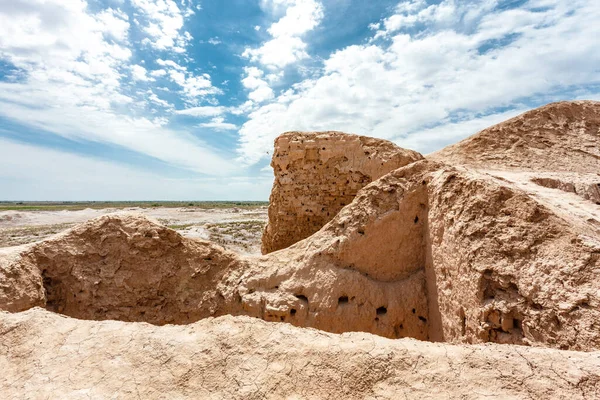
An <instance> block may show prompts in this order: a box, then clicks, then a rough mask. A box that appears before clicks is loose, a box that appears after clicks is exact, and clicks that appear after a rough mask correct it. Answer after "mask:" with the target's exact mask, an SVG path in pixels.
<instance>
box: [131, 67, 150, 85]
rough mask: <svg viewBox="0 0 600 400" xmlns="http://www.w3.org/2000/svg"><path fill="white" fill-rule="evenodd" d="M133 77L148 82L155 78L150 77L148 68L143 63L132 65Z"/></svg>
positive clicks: (135, 79)
mask: <svg viewBox="0 0 600 400" xmlns="http://www.w3.org/2000/svg"><path fill="white" fill-rule="evenodd" d="M130 68H131V77H132V78H133V80H134V81H141V82H148V81H153V80H154V79H153V78H150V77H149V76H148V75H147V73H148V71H147V70H146V68H144V67H142V66H141V65H132V66H131V67H130Z"/></svg>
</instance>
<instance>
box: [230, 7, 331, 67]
mask: <svg viewBox="0 0 600 400" xmlns="http://www.w3.org/2000/svg"><path fill="white" fill-rule="evenodd" d="M282 5H284V6H286V7H287V8H286V12H285V15H284V16H283V17H281V18H280V19H279V20H278V21H277V22H275V23H273V24H272V25H271V27H270V28H268V29H267V31H268V32H269V34H270V35H271V37H272V38H271V39H270V40H268V41H266V42H265V43H263V44H262V46H260V47H258V48H246V49H245V50H244V52H243V53H242V57H245V58H249V59H250V60H251V61H253V62H257V63H260V64H262V65H264V66H265V67H267V68H269V69H276V68H283V67H285V66H287V65H289V64H292V63H294V62H296V61H298V60H302V59H304V58H307V57H308V54H307V52H306V47H307V46H306V43H305V42H304V41H303V40H302V36H303V35H304V34H305V33H307V32H309V31H311V30H313V29H314V28H315V27H316V26H317V25H318V24H319V23H320V22H321V20H322V19H323V15H324V14H323V5H322V4H321V3H320V2H318V1H316V0H285V1H278V0H271V1H270V2H263V7H267V6H268V7H272V8H273V9H276V8H277V7H280V6H282Z"/></svg>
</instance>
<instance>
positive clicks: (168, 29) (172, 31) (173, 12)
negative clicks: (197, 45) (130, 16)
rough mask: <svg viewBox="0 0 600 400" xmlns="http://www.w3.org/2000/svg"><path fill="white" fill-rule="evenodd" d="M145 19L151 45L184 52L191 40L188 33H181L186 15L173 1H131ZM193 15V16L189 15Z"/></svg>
mask: <svg viewBox="0 0 600 400" xmlns="http://www.w3.org/2000/svg"><path fill="white" fill-rule="evenodd" d="M131 3H132V5H133V6H134V7H136V8H137V10H138V11H140V12H141V13H142V14H143V15H144V16H145V17H146V20H147V21H146V24H145V26H144V28H143V29H144V32H146V33H147V34H148V36H149V38H147V39H148V41H149V43H150V44H151V45H152V46H153V47H155V48H157V49H159V50H166V49H171V50H174V51H176V52H183V51H185V50H184V47H185V46H186V45H187V43H188V42H189V41H190V39H191V35H190V34H189V33H188V32H181V30H182V29H183V24H184V14H183V13H182V11H181V10H180V9H179V7H178V6H177V3H175V1H173V0H131ZM188 15H191V14H188Z"/></svg>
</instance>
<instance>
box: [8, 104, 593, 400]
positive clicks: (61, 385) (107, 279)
mask: <svg viewBox="0 0 600 400" xmlns="http://www.w3.org/2000/svg"><path fill="white" fill-rule="evenodd" d="M598 115H600V110H599V109H598V103H595V102H575V103H558V104H553V105H549V106H546V107H542V108H541V109H538V110H533V111H531V112H529V113H526V114H524V115H523V116H520V117H517V118H515V119H513V120H509V121H507V122H505V123H503V124H499V125H497V126H495V127H492V128H489V129H488V130H484V131H482V132H481V133H480V134H478V135H475V136H474V137H473V138H471V139H468V140H466V141H464V142H462V143H460V144H458V145H456V146H452V147H450V148H449V149H447V150H444V151H441V152H439V153H437V154H434V155H433V156H432V157H431V158H429V159H427V160H417V159H415V160H412V162H406V164H407V165H405V166H402V167H400V168H392V170H391V171H390V172H388V173H386V174H384V175H383V176H381V177H380V178H379V179H377V180H375V181H373V182H371V183H368V182H364V183H365V185H366V186H364V187H362V189H360V190H358V192H357V193H355V195H353V196H352V198H349V200H348V201H349V204H348V205H346V206H345V207H343V208H342V209H341V210H340V211H339V212H337V213H336V214H335V215H333V216H331V215H330V218H329V219H328V220H327V221H323V226H320V227H317V229H318V232H316V233H314V234H312V235H311V236H309V237H307V238H305V239H303V240H300V241H298V242H297V243H295V244H293V245H291V246H289V247H287V248H285V249H282V250H280V251H276V252H272V253H270V254H267V255H264V256H261V257H241V256H238V255H236V254H234V253H231V252H228V251H226V250H225V249H223V248H221V247H219V246H216V245H214V244H211V243H209V242H204V241H199V240H193V239H188V238H183V237H181V236H180V235H179V234H177V233H176V232H174V231H172V230H170V229H168V228H165V227H163V226H160V225H159V224H157V223H154V222H152V221H150V220H148V219H146V218H144V217H142V216H139V215H127V214H117V215H111V216H105V217H101V218H98V219H96V220H92V221H89V222H87V223H85V224H82V225H80V226H78V227H76V228H74V229H72V230H70V231H67V232H65V233H63V234H60V235H58V236H56V237H54V238H52V239H49V240H46V241H43V242H40V243H37V244H33V245H28V246H24V247H21V248H17V249H12V250H3V251H1V252H0V310H5V311H10V312H14V313H16V314H7V313H2V314H0V335H1V336H2V339H3V340H2V342H1V343H2V344H3V347H2V351H3V354H6V357H2V358H0V368H3V370H4V371H8V372H7V376H8V378H4V379H5V380H4V381H2V380H1V379H3V378H0V385H1V387H2V389H6V390H3V391H2V392H3V393H9V396H13V397H16V398H20V397H27V396H29V397H35V396H37V393H40V397H41V398H44V397H47V396H50V397H56V396H57V394H60V396H58V397H68V396H71V397H76V396H79V395H81V396H83V395H85V396H88V395H89V396H92V397H94V396H95V395H96V394H98V396H105V397H110V396H112V395H114V394H124V396H125V397H133V396H137V397H161V396H162V397H177V396H190V395H191V394H193V395H194V396H196V395H198V396H200V397H210V396H209V394H211V395H214V396H215V398H221V397H234V398H235V397H241V398H253V397H263V398H264V397H272V398H278V397H281V396H282V395H283V394H284V393H285V394H286V395H288V394H291V395H292V396H293V395H295V396H296V397H300V398H304V397H308V398H310V397H314V398H322V397H325V396H329V397H332V398H365V397H367V398H368V397H373V398H398V397H400V396H407V397H419V398H426V397H428V396H430V397H435V398H439V395H440V394H441V395H442V397H448V398H453V397H457V398H461V397H469V396H471V397H487V396H497V397H502V398H511V397H513V398H571V397H574V398H595V397H598V396H600V393H599V390H600V378H599V371H598V369H599V368H600V354H599V353H598V351H597V350H599V349H600V324H599V322H598V321H600V280H598V279H597V277H598V276H599V275H600V207H599V206H598V204H597V196H598V192H597V190H598V185H597V183H596V181H595V179H596V176H598V171H600V169H598V168H596V167H597V165H596V164H594V163H597V161H598V160H600V158H598V154H597V152H598V147H593V146H592V144H593V143H596V145H597V144H598V137H599V132H598V124H597V121H598V119H599V118H600V117H598ZM287 135H290V134H287ZM310 135H313V136H314V135H316V134H310ZM310 135H309V136H310ZM320 135H325V134H320ZM332 135H334V136H336V137H337V139H336V140H338V141H339V140H341V141H342V142H343V140H342V139H343V137H344V136H343V134H340V133H333V134H332ZM292 136H293V135H292ZM293 137H296V136H293ZM349 138H350V139H348V140H356V137H354V136H349ZM517 138H518V139H517ZM321 139H322V138H321ZM513 139H514V140H513ZM515 140H516V141H515ZM313 145H314V143H313V142H309V143H308V147H309V148H311V149H314V146H313ZM295 146H296V145H295ZM297 146H298V147H297V150H298V154H299V155H301V156H298V157H299V158H298V159H299V160H300V159H303V157H305V156H306V154H305V152H302V151H301V149H302V147H301V143H300V144H297ZM320 149H321V150H322V147H320ZM326 150H327V147H326ZM392 150H393V149H392ZM361 151H362V148H361ZM394 151H395V150H394ZM503 152H504V153H505V154H506V156H505V157H502V153H503ZM313 153H314V152H313ZM313 153H310V154H312V155H311V156H310V160H312V161H311V163H312V164H311V163H308V164H307V165H310V166H313V167H315V166H316V165H315V163H316V164H318V163H319V160H320V157H322V156H323V154H322V153H320V152H316V153H314V154H313ZM315 154H316V155H315ZM395 154H397V153H395ZM313 156H314V157H316V159H315V158H314V157H313ZM415 158H418V155H417V156H415ZM522 158H526V160H522ZM558 158H561V159H558ZM356 159H357V160H358V159H361V160H363V161H364V153H363V154H361V155H360V157H359V155H357V156H356ZM315 160H316V161H315ZM282 162H283V163H284V164H285V165H289V160H288V161H282ZM342 162H345V161H342ZM360 162H362V161H359V163H360ZM384 164H385V163H384ZM300 165H301V164H298V167H299V166H300ZM353 165H355V164H353ZM590 165H591V167H590ZM294 168H296V167H294ZM361 168H362V167H361ZM373 168H375V167H373ZM378 168H379V167H378ZM309 169H310V168H309ZM313 169H315V168H313ZM370 176H371V175H370ZM315 182H320V181H315ZM367 183H368V184H367ZM276 185H277V183H276ZM275 192H276V190H275V189H274V193H275ZM302 193H304V194H306V195H307V194H310V193H311V190H307V191H305V192H302ZM344 195H345V194H344ZM290 204H291V203H290ZM286 207H287V206H286ZM290 207H291V206H290ZM294 218H295V217H294ZM282 221H283V220H282ZM282 224H283V222H282ZM280 227H281V229H283V231H282V232H289V228H287V227H285V225H277V224H271V233H270V234H271V235H276V233H277V232H278V229H280ZM39 306H42V307H46V309H47V310H50V311H54V312H57V313H62V314H65V315H68V316H71V317H76V318H80V319H81V320H74V319H68V318H64V317H60V316H58V315H56V314H55V313H48V311H43V310H40V309H34V310H30V309H32V308H34V307H39ZM25 310H30V311H25ZM227 314H229V315H231V316H227V317H222V318H219V319H216V320H215V319H212V318H207V317H218V316H223V315H227ZM241 315H245V316H251V317H257V318H260V319H263V320H265V321H274V322H287V323H290V324H292V325H296V326H298V327H305V328H306V327H312V328H318V329H321V330H325V331H329V332H333V333H342V332H349V331H363V332H368V333H373V334H376V335H379V337H376V336H370V335H368V334H366V333H360V334H344V335H342V336H334V335H331V334H329V333H323V332H316V331H312V330H306V329H304V330H302V329H298V328H293V327H291V326H289V325H286V324H277V325H275V324H267V323H266V322H264V321H259V320H258V319H256V318H255V319H247V318H245V317H241ZM233 316H238V317H233ZM106 319H114V320H121V321H139V322H149V323H151V324H154V325H156V326H152V325H146V324H136V323H129V324H127V323H124V322H115V321H104V322H98V321H84V320H106ZM200 320H201V321H200ZM197 321H200V322H197ZM165 324H187V325H186V326H158V325H165ZM92 333H94V334H93V335H92ZM381 336H385V337H388V338H405V337H410V338H416V339H422V340H431V341H446V342H452V343H485V342H494V343H501V344H506V345H505V346H498V345H488V346H479V345H460V346H459V345H456V346H453V345H448V344H445V345H443V344H432V343H429V344H427V343H421V342H415V341H407V340H402V341H395V342H392V341H389V340H388V339H384V338H382V337H381ZM34 338H35V340H34ZM38 338H39V339H38ZM38 340H39V341H40V343H41V346H42V347H43V348H44V349H49V350H48V351H44V352H38V351H35V349H36V348H38V347H39V346H38V344H37V343H38ZM515 345H529V346H531V347H518V346H515ZM36 346H37V347H36ZM88 346H89V347H88ZM533 347H546V348H544V349H541V348H540V349H534V348H533ZM82 349H83V350H84V351H82ZM106 349H114V350H108V351H107V350H106ZM559 349H566V350H582V351H585V352H591V353H572V352H566V351H562V350H559ZM594 351H595V352H594ZM3 363H4V364H3ZM66 365H69V367H66V368H59V367H58V366H66ZM257 365H258V366H261V367H257ZM33 369H35V371H33ZM24 370H25V371H26V372H22V371H24ZM167 370H168V371H167ZM138 372H139V374H138ZM123 376H131V379H128V380H125V381H124V380H123V378H122V377H123ZM48 377H50V378H48ZM174 377H175V379H174ZM198 377H201V378H198ZM173 382H175V384H174V383H173ZM233 382H235V384H234V383H233ZM332 382H333V383H332ZM61 390H62V392H61ZM198 393H205V394H207V396H201V395H199V394H198ZM65 394H66V396H65Z"/></svg>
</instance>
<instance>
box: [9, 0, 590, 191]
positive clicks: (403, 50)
mask: <svg viewBox="0 0 600 400" xmlns="http://www.w3.org/2000/svg"><path fill="white" fill-rule="evenodd" d="M598 21H600V1H590V0H530V1H522V0H478V1H469V0H460V1H458V0H457V1H454V0H441V1H440V0H435V1H434V0H429V1H428V0H407V1H398V0H87V1H86V0H0V200H13V201H16V200H31V201H33V200H72V201H82V200H267V199H268V196H269V192H270V189H271V185H272V182H273V171H272V169H271V168H270V167H269V162H270V157H271V154H272V151H273V140H274V139H275V138H276V137H277V136H278V135H279V134H281V133H283V132H286V131H291V130H306V131H320V130H340V131H344V132H349V133H357V134H362V135H368V136H374V137H378V138H382V139H387V140H391V141H393V142H394V143H396V144H398V145H399V146H401V147H406V148H411V149H414V150H417V151H420V152H422V153H423V154H427V153H430V152H432V151H435V150H438V149H440V148H442V147H444V146H446V145H448V144H451V143H455V142H457V141H459V140H460V139H463V138H465V137H467V136H470V135H472V134H474V133H476V132H477V131H479V130H481V129H483V128H486V127H488V126H490V125H493V124H495V123H498V122H501V121H503V120H506V119H508V118H511V117H513V116H515V115H518V114H520V113H522V112H523V111H525V110H527V109H531V108H534V107H538V106H541V105H544V104H547V103H549V102H552V101H558V100H573V99H600V39H599V38H600V23H598Z"/></svg>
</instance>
